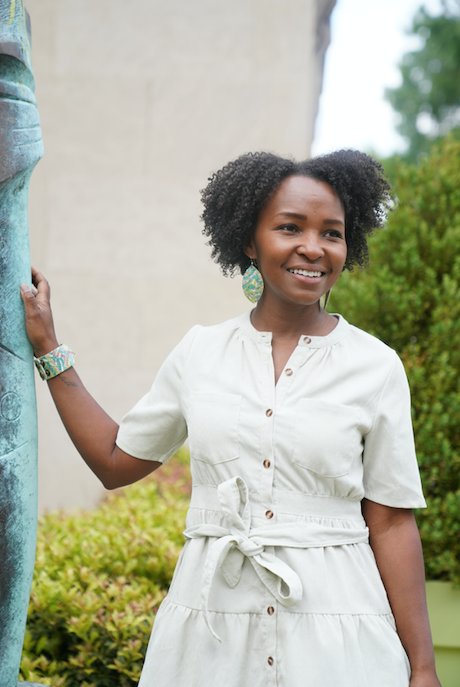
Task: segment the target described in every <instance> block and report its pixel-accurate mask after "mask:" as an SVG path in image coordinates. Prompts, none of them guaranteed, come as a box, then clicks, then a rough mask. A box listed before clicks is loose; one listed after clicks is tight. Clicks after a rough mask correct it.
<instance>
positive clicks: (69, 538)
mask: <svg viewBox="0 0 460 687" xmlns="http://www.w3.org/2000/svg"><path fill="white" fill-rule="evenodd" d="M187 464H188V455H187V453H186V452H185V451H181V452H179V454H178V455H177V456H176V457H175V458H174V459H173V461H172V462H171V463H168V464H167V465H166V466H165V467H164V468H162V469H161V470H160V471H158V472H157V473H156V474H155V475H154V476H152V477H151V478H147V479H145V480H143V481H142V482H140V483H138V484H135V485H133V486H131V487H128V488H126V489H124V490H120V491H119V492H114V493H111V494H110V495H108V497H107V499H106V500H105V501H104V502H103V503H102V504H101V506H100V507H98V508H97V509H96V510H94V511H80V512H76V513H72V512H71V513H65V512H57V513H51V514H49V515H46V516H45V517H44V518H42V519H41V520H40V522H39V530H38V545H37V561H36V565H35V573H34V581H33V586H32V594H31V601H30V607H29V615H28V621H27V628H26V636H25V642H24V651H23V657H22V662H21V674H20V679H23V680H27V681H30V682H34V681H36V682H43V683H44V684H47V685H50V686H51V687H80V686H81V687H134V686H135V685H137V682H138V680H139V676H140V672H141V668H142V664H143V660H144V656H145V652H146V649H147V643H148V640H149V636H150V632H151V629H152V625H153V621H154V618H155V613H156V611H157V609H158V606H159V604H160V603H161V601H162V599H163V598H164V596H165V594H166V591H167V589H168V587H169V584H170V582H171V578H172V574H173V570H174V567H175V564H176V561H177V557H178V555H179V553H180V550H181V548H182V545H183V541H184V540H183V536H182V532H183V530H184V528H185V515H186V511H187V507H188V500H189V494H190V475H189V471H188V467H187Z"/></svg>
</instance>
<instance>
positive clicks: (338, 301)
mask: <svg viewBox="0 0 460 687" xmlns="http://www.w3.org/2000/svg"><path fill="white" fill-rule="evenodd" d="M395 191H396V194H397V198H398V204H399V207H398V208H397V211H396V212H395V213H392V214H391V215H390V218H389V221H388V225H387V227H386V228H385V229H382V230H381V231H379V232H378V233H377V234H376V235H375V237H374V238H372V239H371V241H370V257H371V266H370V268H369V269H368V270H366V271H357V272H356V273H354V274H344V275H343V276H342V278H341V280H340V282H339V284H337V286H336V287H335V289H334V292H333V295H332V298H331V303H332V305H331V307H330V308H329V310H332V309H334V310H336V311H337V312H341V313H342V314H343V315H344V316H345V318H346V319H347V320H349V322H351V323H352V324H355V325H357V326H358V327H361V328H362V329H365V330H366V331H368V332H370V333H372V334H374V335H375V336H377V337H378V338H379V339H382V340H383V341H385V342H386V343H387V344H388V345H389V346H391V347H392V348H394V349H396V351H397V352H398V353H399V355H400V356H401V357H402V360H403V362H404V364H405V367H406V370H407V373H408V376H409V382H410V386H411V391H412V404H413V421H414V430H415V437H416V444H417V454H418V457H419V462H420V469H421V473H422V480H423V484H424V489H425V494H426V498H427V503H428V508H427V509H426V510H420V511H418V512H417V520H418V523H419V526H420V531H421V536H422V542H423V547H424V553H425V560H426V573H427V578H428V579H432V580H433V579H434V580H450V581H452V582H454V583H456V584H457V585H458V584H460V143H459V142H458V141H454V140H452V139H450V138H447V139H445V140H444V142H443V143H442V144H441V145H440V146H439V147H437V148H436V149H435V150H433V152H432V154H431V155H430V156H429V157H425V158H423V159H422V160H421V161H420V163H419V164H418V165H417V166H407V165H404V164H400V165H399V167H398V168H397V170H396V177H395Z"/></svg>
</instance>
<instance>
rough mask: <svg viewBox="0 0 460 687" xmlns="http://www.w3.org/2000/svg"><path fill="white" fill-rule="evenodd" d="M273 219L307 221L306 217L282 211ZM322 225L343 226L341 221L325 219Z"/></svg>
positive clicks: (343, 223)
mask: <svg viewBox="0 0 460 687" xmlns="http://www.w3.org/2000/svg"><path fill="white" fill-rule="evenodd" d="M275 217H294V218H295V219H307V217H306V215H302V214H301V213H298V212H288V211H283V212H278V213H277V214H276V215H275ZM323 224H341V225H342V226H343V227H344V226H345V222H342V220H341V219H325V220H324V221H323Z"/></svg>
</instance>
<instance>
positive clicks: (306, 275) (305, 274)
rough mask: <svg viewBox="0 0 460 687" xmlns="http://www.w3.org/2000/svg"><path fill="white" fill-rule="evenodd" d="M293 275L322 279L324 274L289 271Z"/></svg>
mask: <svg viewBox="0 0 460 687" xmlns="http://www.w3.org/2000/svg"><path fill="white" fill-rule="evenodd" d="M289 272H292V274H302V275H303V276H304V277H320V276H321V275H322V272H309V271H308V270H289Z"/></svg>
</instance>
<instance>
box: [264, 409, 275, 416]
mask: <svg viewBox="0 0 460 687" xmlns="http://www.w3.org/2000/svg"><path fill="white" fill-rule="evenodd" d="M265 415H266V416H267V417H271V416H272V415H273V410H272V409H271V408H269V409H268V410H266V411H265Z"/></svg>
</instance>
